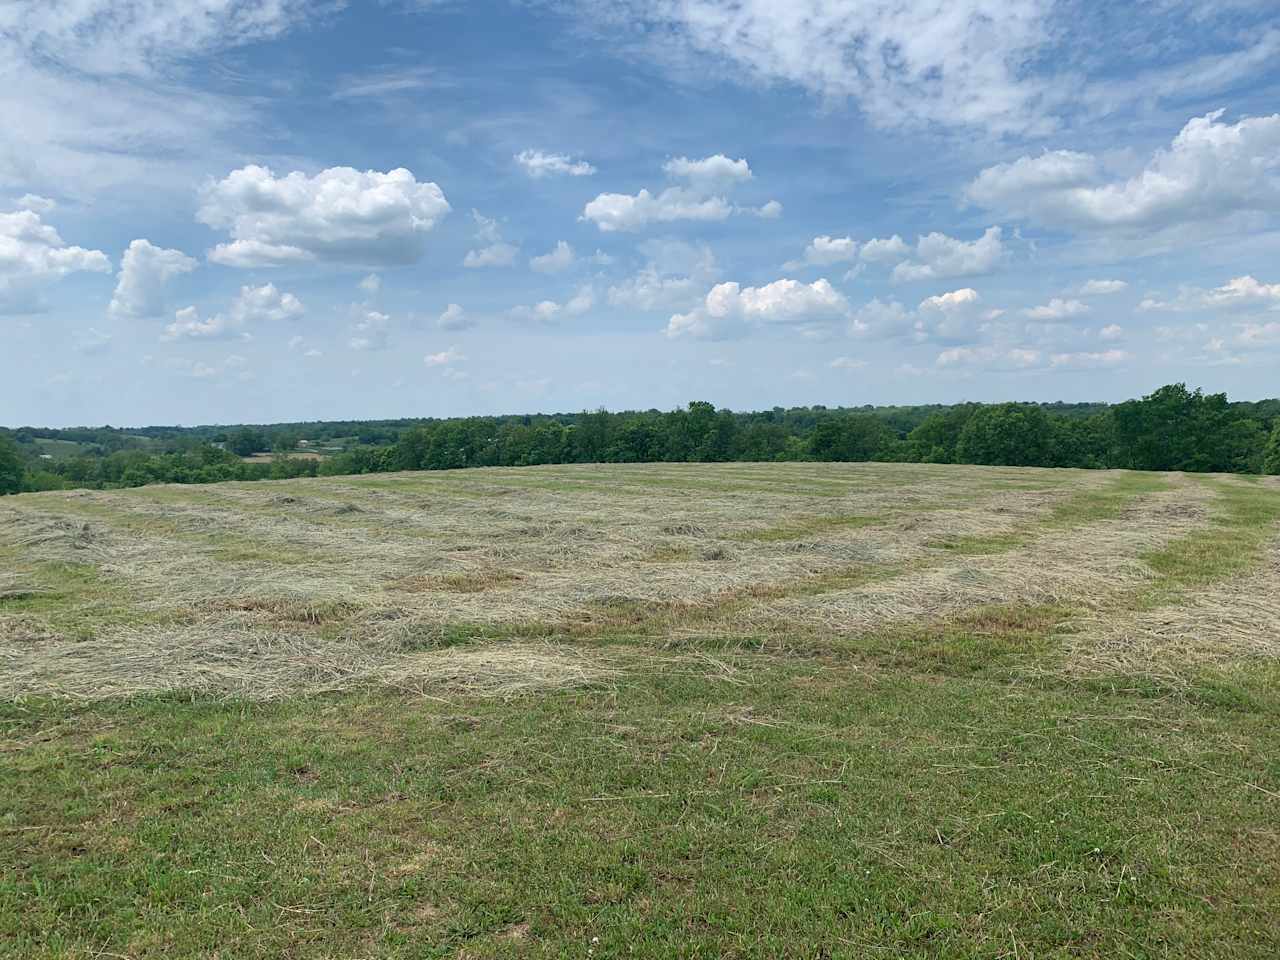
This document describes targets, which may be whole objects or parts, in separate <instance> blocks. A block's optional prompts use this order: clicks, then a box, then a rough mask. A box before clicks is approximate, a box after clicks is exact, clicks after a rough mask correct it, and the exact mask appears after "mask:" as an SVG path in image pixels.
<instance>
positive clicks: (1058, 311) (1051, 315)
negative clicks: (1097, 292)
mask: <svg viewBox="0 0 1280 960" xmlns="http://www.w3.org/2000/svg"><path fill="white" fill-rule="evenodd" d="M1022 312H1023V314H1024V315H1026V316H1027V317H1029V318H1031V319H1032V320H1043V321H1046V322H1050V323H1052V322H1054V321H1057V320H1068V319H1070V318H1071V317H1078V316H1080V315H1081V314H1085V313H1088V312H1089V305H1088V304H1087V303H1084V302H1082V301H1080V300H1063V299H1061V298H1059V297H1054V298H1053V299H1051V300H1050V301H1049V302H1048V303H1044V304H1041V305H1040V306H1038V307H1030V308H1028V309H1026V310H1023V311H1022Z"/></svg>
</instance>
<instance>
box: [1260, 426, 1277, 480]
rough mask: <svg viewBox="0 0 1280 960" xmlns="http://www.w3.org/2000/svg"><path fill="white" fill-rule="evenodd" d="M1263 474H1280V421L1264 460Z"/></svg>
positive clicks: (1272, 435)
mask: <svg viewBox="0 0 1280 960" xmlns="http://www.w3.org/2000/svg"><path fill="white" fill-rule="evenodd" d="M1262 472H1263V473H1270V474H1272V475H1275V474H1280V419H1277V420H1276V425H1275V427H1273V428H1272V430H1271V439H1270V441H1268V443H1267V452H1266V454H1265V456H1264V457H1263V460H1262Z"/></svg>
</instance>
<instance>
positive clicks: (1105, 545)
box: [752, 484, 1213, 634]
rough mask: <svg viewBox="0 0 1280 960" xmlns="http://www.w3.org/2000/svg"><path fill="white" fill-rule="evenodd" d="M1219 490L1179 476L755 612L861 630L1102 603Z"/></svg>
mask: <svg viewBox="0 0 1280 960" xmlns="http://www.w3.org/2000/svg"><path fill="white" fill-rule="evenodd" d="M1212 495H1213V494H1212V491H1210V490H1208V489H1207V488H1205V487H1203V486H1202V485H1199V484H1195V485H1185V484H1179V485H1178V488H1177V489H1175V490H1173V491H1169V492H1166V493H1156V494H1148V495H1146V496H1144V497H1141V498H1137V499H1135V500H1134V501H1133V502H1131V503H1130V504H1129V506H1128V507H1127V508H1126V509H1125V510H1124V511H1123V513H1122V515H1121V516H1120V517H1117V518H1115V519H1111V520H1104V521H1101V522H1095V523H1087V524H1083V525H1081V526H1076V527H1069V528H1064V529H1052V530H1049V531H1046V532H1044V533H1042V534H1041V535H1040V536H1039V537H1037V538H1036V539H1035V540H1034V541H1032V542H1031V543H1029V544H1028V545H1026V546H1023V547H1019V548H1016V549H1013V550H1009V551H1006V552H1002V553H996V554H993V555H989V556H975V557H965V558H958V559H956V560H954V561H951V562H944V563H939V564H936V565H929V566H926V567H925V568H923V569H919V570H914V571H911V572H909V573H907V574H906V575H905V576H902V577H897V578H893V579H889V580H885V581H882V582H877V583H872V584H868V585H866V586H861V587H856V588H854V589H851V590H847V591H840V592H835V593H826V594H823V595H821V596H818V597H804V598H784V599H781V600H776V601H770V602H768V603H767V604H765V605H764V609H761V610H757V611H753V612H752V616H753V617H754V618H757V619H759V618H764V617H768V616H772V617H774V618H775V619H777V620H780V621H785V622H790V623H795V624H798V625H805V626H807V627H810V628H816V629H822V630H827V631H830V632H834V633H843V634H850V633H852V634H856V633H863V632H866V631H868V630H870V629H872V628H874V627H876V626H879V625H881V624H886V623H895V622H901V621H905V620H926V621H928V620H937V619H940V618H943V617H948V616H952V615H955V614H958V613H962V612H964V611H965V610H967V609H971V608H974V607H981V606H988V605H993V604H1058V603H1069V604H1071V605H1073V606H1077V607H1084V608H1086V609H1091V608H1100V607H1104V606H1106V605H1107V604H1108V603H1109V601H1110V599H1111V598H1114V597H1116V596H1117V595H1120V594H1123V593H1125V592H1127V591H1130V590H1132V589H1134V588H1135V587H1137V586H1139V585H1141V584H1143V583H1146V582H1148V581H1150V580H1151V579H1152V578H1153V576H1154V574H1153V573H1152V571H1151V570H1150V568H1149V567H1148V566H1147V565H1146V564H1145V563H1143V562H1142V561H1141V560H1140V559H1139V558H1140V557H1141V555H1143V554H1145V553H1148V552H1150V551H1153V550H1156V549H1159V548H1160V547H1163V546H1165V545H1167V544H1169V543H1171V542H1173V541H1174V540H1177V539H1179V538H1182V537H1185V536H1187V535H1189V534H1191V533H1193V532H1194V531H1196V530H1198V529H1200V528H1202V527H1203V526H1205V525H1206V524H1207V523H1208V518H1209V500H1210V498H1211V497H1212Z"/></svg>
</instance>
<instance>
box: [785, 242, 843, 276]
mask: <svg viewBox="0 0 1280 960" xmlns="http://www.w3.org/2000/svg"><path fill="white" fill-rule="evenodd" d="M857 259H858V241H856V240H854V239H853V238H851V237H829V236H826V235H823V236H821V237H814V238H813V239H812V240H810V241H809V245H808V246H807V247H805V249H804V254H803V260H802V262H803V263H807V264H811V265H813V266H819V267H829V266H831V265H832V264H836V263H851V262H853V261H854V260H857ZM798 266H800V264H798V263H791V264H788V265H787V268H788V269H795V268H796V267H798Z"/></svg>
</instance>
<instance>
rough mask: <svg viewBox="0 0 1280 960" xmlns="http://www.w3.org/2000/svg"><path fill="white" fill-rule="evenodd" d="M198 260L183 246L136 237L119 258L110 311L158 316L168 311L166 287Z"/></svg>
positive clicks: (138, 315)
mask: <svg viewBox="0 0 1280 960" xmlns="http://www.w3.org/2000/svg"><path fill="white" fill-rule="evenodd" d="M195 268H196V261H195V260H194V259H193V258H191V257H189V256H187V255H186V254H185V253H183V252H182V251H181V250H167V249H165V248H164V247H157V246H156V245H155V244H153V243H151V241H149V240H141V239H139V240H134V241H133V242H132V243H130V244H129V248H128V249H127V250H125V252H124V256H123V257H121V259H120V274H119V279H118V280H117V282H116V290H115V293H114V294H113V295H112V297H111V303H110V304H109V305H108V307H107V312H108V313H110V314H111V316H113V317H158V316H160V315H161V314H163V313H165V312H167V310H168V305H167V304H166V303H165V295H164V294H165V287H166V286H167V285H168V284H169V281H171V280H172V279H173V278H174V277H177V276H180V275H181V274H184V273H190V272H191V271H192V270H194V269H195Z"/></svg>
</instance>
